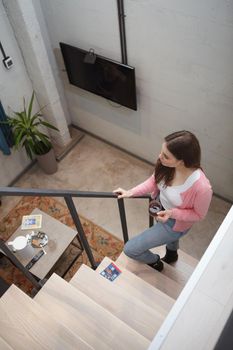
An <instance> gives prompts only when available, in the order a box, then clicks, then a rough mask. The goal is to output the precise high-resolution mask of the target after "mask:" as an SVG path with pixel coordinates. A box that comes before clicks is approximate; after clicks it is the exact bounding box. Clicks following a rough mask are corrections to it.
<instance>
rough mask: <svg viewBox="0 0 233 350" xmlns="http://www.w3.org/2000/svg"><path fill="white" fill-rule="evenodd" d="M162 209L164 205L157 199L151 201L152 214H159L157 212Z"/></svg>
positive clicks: (150, 210)
mask: <svg viewBox="0 0 233 350" xmlns="http://www.w3.org/2000/svg"><path fill="white" fill-rule="evenodd" d="M161 210H162V205H161V203H160V202H158V201H156V200H155V199H154V200H153V201H151V202H150V203H149V214H150V215H151V216H154V217H155V216H157V213H158V212H159V211H161Z"/></svg>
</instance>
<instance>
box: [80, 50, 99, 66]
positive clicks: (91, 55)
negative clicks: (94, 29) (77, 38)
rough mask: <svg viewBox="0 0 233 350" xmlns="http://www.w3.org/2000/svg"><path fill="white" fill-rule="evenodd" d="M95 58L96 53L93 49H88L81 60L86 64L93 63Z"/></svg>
mask: <svg viewBox="0 0 233 350" xmlns="http://www.w3.org/2000/svg"><path fill="white" fill-rule="evenodd" d="M95 60H96V54H95V51H94V49H90V50H89V52H88V53H87V54H86V55H85V57H84V60H83V62H84V63H88V64H94V63H95Z"/></svg>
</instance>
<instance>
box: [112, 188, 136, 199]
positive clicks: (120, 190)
mask: <svg viewBox="0 0 233 350" xmlns="http://www.w3.org/2000/svg"><path fill="white" fill-rule="evenodd" d="M113 193H115V194H116V195H117V198H129V197H132V195H133V194H132V192H131V191H130V190H129V191H127V190H124V189H123V188H120V187H119V188H117V189H116V190H114V191H113Z"/></svg>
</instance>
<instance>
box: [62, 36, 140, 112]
mask: <svg viewBox="0 0 233 350" xmlns="http://www.w3.org/2000/svg"><path fill="white" fill-rule="evenodd" d="M60 47H61V51H62V55H63V59H64V63H65V67H66V71H67V74H68V78H69V82H70V84H72V85H75V86H78V87H79V88H81V89H84V90H87V91H90V92H92V93H94V94H96V95H99V96H102V97H105V98H107V99H109V100H111V101H114V102H117V103H119V104H120V105H122V106H125V107H128V108H131V109H134V110H137V101H136V87H135V69H134V68H133V67H130V66H128V65H125V64H122V63H119V62H116V61H113V60H110V59H108V58H105V57H103V56H99V55H96V59H95V62H94V63H93V64H90V63H85V62H84V59H85V57H86V55H87V54H88V51H85V50H82V49H79V48H77V47H74V46H71V45H68V44H64V43H60Z"/></svg>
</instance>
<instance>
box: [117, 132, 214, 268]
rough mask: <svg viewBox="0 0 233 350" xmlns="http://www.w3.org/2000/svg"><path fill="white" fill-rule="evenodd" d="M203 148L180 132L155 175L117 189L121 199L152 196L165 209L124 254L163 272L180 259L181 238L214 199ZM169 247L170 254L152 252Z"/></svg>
mask: <svg viewBox="0 0 233 350" xmlns="http://www.w3.org/2000/svg"><path fill="white" fill-rule="evenodd" d="M200 160H201V149H200V145H199V142H198V140H197V138H196V136H195V135H193V134H192V133H191V132H189V131H177V132H174V133H172V134H170V135H168V136H167V137H165V142H164V143H163V144H162V149H161V153H160V155H159V158H158V160H157V162H156V164H155V171H154V174H153V175H152V176H151V177H150V178H149V179H147V180H146V181H145V182H143V183H141V184H140V185H138V186H136V187H134V188H132V189H130V190H128V191H127V190H124V189H122V188H118V189H116V190H114V193H116V194H117V196H118V198H127V197H133V196H139V195H144V194H147V193H150V194H151V196H152V198H156V200H160V203H161V208H162V210H160V211H159V212H158V213H157V214H156V216H155V218H156V223H155V225H154V226H153V227H151V228H149V229H147V230H145V231H144V232H142V233H141V234H139V235H138V236H136V237H134V238H132V239H130V240H129V241H128V242H127V243H126V245H125V247H124V252H125V254H126V255H127V256H129V257H130V258H132V259H136V260H139V261H142V262H145V263H146V264H148V265H150V266H151V267H153V268H154V269H156V270H158V271H162V269H163V263H162V261H161V260H163V261H165V262H166V263H172V262H175V261H176V260H177V259H178V254H177V249H178V248H179V239H180V238H181V237H183V236H184V235H185V234H186V233H187V232H188V231H189V229H190V228H191V227H192V225H193V224H194V223H195V222H197V221H200V220H202V219H204V217H205V216H206V214H207V211H208V208H209V205H210V201H211V198H212V189H211V185H210V183H209V180H208V179H207V178H206V176H205V174H204V172H203V171H202V168H201V165H200ZM164 244H166V254H165V256H164V257H163V258H162V259H161V260H160V257H159V255H157V254H153V253H152V252H151V251H150V250H149V249H150V248H154V247H158V246H160V245H164Z"/></svg>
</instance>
